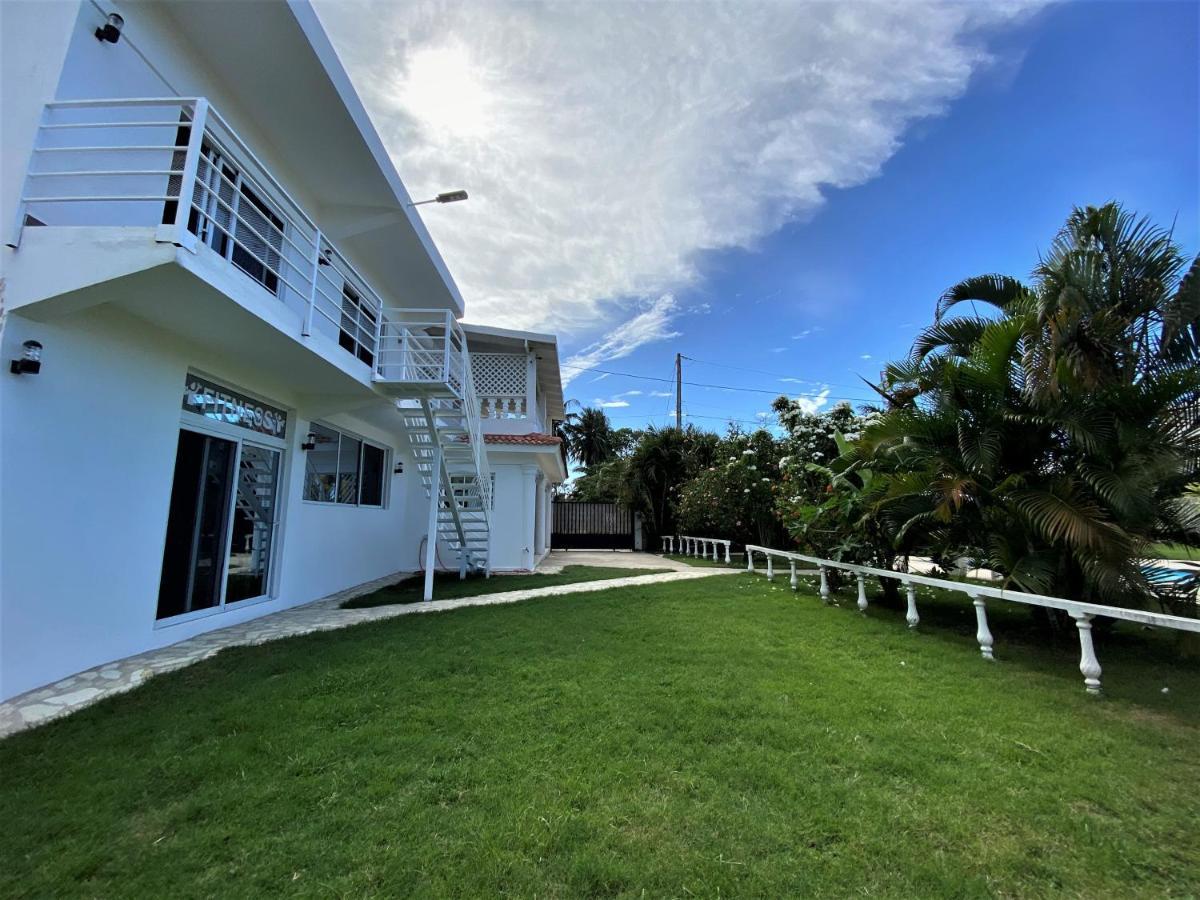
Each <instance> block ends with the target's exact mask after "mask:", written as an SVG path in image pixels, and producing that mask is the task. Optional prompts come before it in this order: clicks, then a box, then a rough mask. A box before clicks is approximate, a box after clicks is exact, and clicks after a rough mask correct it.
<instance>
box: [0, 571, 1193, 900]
mask: <svg viewBox="0 0 1200 900" xmlns="http://www.w3.org/2000/svg"><path fill="white" fill-rule="evenodd" d="M843 596H844V604H843V606H842V607H840V608H834V607H825V606H822V604H821V603H820V601H819V600H817V599H816V598H815V597H813V596H812V594H811V593H802V594H801V595H800V596H798V597H797V596H795V595H793V594H792V593H791V592H790V591H789V590H787V587H786V579H785V578H783V579H781V578H778V577H777V579H776V582H775V584H768V583H767V582H766V581H765V579H764V578H762V577H761V575H757V576H750V575H733V576H725V577H714V578H710V579H699V580H694V581H687V582H676V583H671V584H665V585H655V586H647V587H639V588H621V589H614V590H612V591H604V592H599V593H590V594H581V595H578V596H576V597H556V598H547V599H542V600H533V601H529V602H526V603H521V604H516V605H513V606H505V607H498V608H497V607H490V608H472V609H463V610H459V611H456V612H451V613H445V614H434V615H421V616H405V617H400V618H396V619H390V620H387V621H383V622H378V623H372V624H369V625H362V626H358V627H355V628H350V629H346V630H343V631H337V632H324V633H320V634H314V635H310V636H307V637H302V638H296V639H292V640H288V641H282V642H275V643H269V644H264V645H260V646H257V647H244V648H238V649H234V650H229V651H226V652H223V653H221V654H219V655H217V656H216V657H214V658H212V659H210V660H208V661H206V662H203V663H200V664H198V665H195V666H192V667H190V668H188V669H184V670H181V671H179V672H176V673H173V674H170V675H165V676H161V677H158V678H155V679H153V680H152V681H150V682H149V683H147V684H146V685H145V686H143V687H141V688H139V689H137V690H135V691H132V692H130V693H128V694H124V695H121V696H119V697H115V698H112V699H110V700H108V701H106V702H104V703H101V704H99V705H97V706H94V707H91V708H89V709H86V710H84V711H82V712H81V713H78V714H76V715H74V716H71V717H68V718H66V719H63V720H60V721H57V722H53V723H51V724H49V725H47V726H45V727H43V728H39V729H36V730H34V731H31V732H26V733H23V734H18V735H16V736H14V737H12V738H10V739H7V740H5V741H3V742H0V773H3V775H2V778H0V821H2V822H3V823H4V826H3V828H0V860H3V865H0V896H4V897H50V896H53V897H64V896H89V897H91V896H96V897H148V898H162V897H172V898H176V897H222V898H236V897H259V896H264V895H303V896H321V897H326V896H353V897H365V896H380V897H396V896H405V895H410V896H421V897H430V898H442V897H492V896H499V895H504V896H513V897H563V898H575V897H588V896H614V895H615V896H624V897H631V898H632V897H642V896H646V897H691V896H697V897H700V896H702V897H717V896H721V897H739V896H740V897H747V896H757V897H770V898H778V897H785V896H802V895H807V896H814V895H817V896H836V897H847V896H860V895H866V896H888V897H905V898H909V897H922V898H924V897H994V896H1006V897H1014V896H1019V897H1045V896H1072V897H1089V898H1090V897H1134V896H1140V897H1164V896H1180V897H1183V896H1195V895H1196V894H1197V893H1198V892H1200V829H1198V828H1197V822H1198V821H1200V792H1198V791H1197V790H1196V786H1197V785H1198V784H1200V756H1198V754H1197V747H1200V667H1198V666H1197V665H1195V664H1193V663H1188V662H1183V661H1179V660H1175V659H1173V658H1172V657H1171V656H1170V643H1169V642H1168V641H1163V640H1160V639H1159V638H1158V636H1156V635H1153V634H1149V633H1146V632H1142V631H1139V630H1131V631H1129V632H1128V633H1120V632H1118V633H1106V634H1103V635H1100V636H1099V638H1098V647H1099V653H1100V659H1101V662H1102V663H1103V664H1104V667H1105V671H1104V681H1105V685H1106V687H1107V689H1108V691H1109V693H1108V695H1107V696H1106V697H1104V698H1101V699H1097V698H1094V697H1091V696H1088V695H1087V694H1085V693H1084V691H1083V686H1082V679H1081V678H1080V676H1079V673H1078V671H1077V669H1076V665H1077V653H1078V650H1077V645H1075V644H1072V643H1069V642H1068V643H1064V644H1063V645H1061V646H1053V645H1052V646H1036V645H1035V643H1034V637H1033V634H1032V632H1030V630H1029V629H1028V627H1027V619H1026V618H1025V612H1024V611H1023V610H1021V609H1018V608H1014V609H1012V610H1000V609H996V610H995V612H994V614H993V616H992V618H993V622H992V626H993V631H994V632H995V634H996V655H997V657H998V660H999V661H998V662H996V663H994V664H989V663H985V662H983V661H982V660H980V658H979V653H978V649H977V647H976V645H975V643H974V640H973V637H972V634H973V631H974V624H973V622H974V616H973V614H972V612H971V608H970V607H969V606H968V605H965V604H964V603H962V602H961V601H954V602H949V601H945V600H941V601H939V600H936V599H928V598H927V597H926V595H925V594H924V592H922V594H921V597H920V602H921V604H922V615H923V626H922V627H923V630H922V631H921V632H919V633H911V632H909V631H908V629H907V628H905V626H904V623H903V617H902V616H903V612H902V610H901V609H900V608H899V607H898V606H897V607H896V608H884V607H882V606H881V605H879V604H873V605H872V607H871V609H870V610H869V613H868V615H867V616H866V617H863V616H860V615H859V614H858V613H857V611H855V610H854V609H853V595H852V592H851V591H846V592H845V593H844V595H843ZM1164 686H1166V687H1169V688H1170V692H1169V693H1168V694H1163V693H1161V690H1162V688H1163V687H1164Z"/></svg>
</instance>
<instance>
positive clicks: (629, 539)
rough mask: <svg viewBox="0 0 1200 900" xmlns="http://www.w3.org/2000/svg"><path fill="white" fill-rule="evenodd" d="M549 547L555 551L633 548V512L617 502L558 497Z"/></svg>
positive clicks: (555, 502) (555, 503)
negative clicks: (587, 501) (584, 501)
mask: <svg viewBox="0 0 1200 900" xmlns="http://www.w3.org/2000/svg"><path fill="white" fill-rule="evenodd" d="M552 505H553V507H554V526H553V527H552V528H551V530H550V546H551V547H552V548H553V549H555V550H632V549H633V513H632V512H630V511H629V510H628V509H626V508H625V507H624V506H621V505H620V504H618V503H583V502H580V501H575V500H555V501H554V503H553V504H552Z"/></svg>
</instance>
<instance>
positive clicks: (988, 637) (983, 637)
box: [970, 594, 995, 660]
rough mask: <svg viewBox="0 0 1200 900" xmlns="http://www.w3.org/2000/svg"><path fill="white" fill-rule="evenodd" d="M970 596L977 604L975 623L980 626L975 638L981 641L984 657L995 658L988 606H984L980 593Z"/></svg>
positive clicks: (980, 647)
mask: <svg viewBox="0 0 1200 900" xmlns="http://www.w3.org/2000/svg"><path fill="white" fill-rule="evenodd" d="M970 596H971V601H972V602H973V603H974V604H975V624H976V625H977V626H978V630H977V631H976V632H975V640H977V641H979V652H980V653H982V654H983V658H984V659H989V660H990V659H995V657H994V656H992V643H993V640H992V632H991V629H989V628H988V620H987V608H986V607H985V606H984V603H983V597H981V596H979V595H978V594H972V595H970Z"/></svg>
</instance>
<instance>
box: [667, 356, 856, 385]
mask: <svg viewBox="0 0 1200 900" xmlns="http://www.w3.org/2000/svg"><path fill="white" fill-rule="evenodd" d="M683 358H684V359H686V360H689V361H690V362H695V363H700V364H701V365H703V366H716V367H717V368H718V369H733V370H734V371H736V372H755V373H757V374H759V375H771V376H773V377H775V378H778V379H780V380H782V381H793V382H799V383H800V384H822V385H828V386H830V387H844V388H851V387H852V388H857V387H862V385H859V384H839V383H838V382H836V381H824V380H817V381H814V380H813V379H811V378H797V377H795V376H794V375H784V374H783V373H782V372H768V371H767V370H766V369H750V368H747V367H746V366H731V365H729V364H728V363H718V362H712V361H711V360H707V359H696V357H694V356H684V357H683Z"/></svg>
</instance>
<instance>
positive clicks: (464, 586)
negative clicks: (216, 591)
mask: <svg viewBox="0 0 1200 900" xmlns="http://www.w3.org/2000/svg"><path fill="white" fill-rule="evenodd" d="M666 571H669V570H668V569H634V568H616V567H610V566H563V567H562V570H561V571H558V572H554V573H553V574H539V573H533V574H529V575H493V576H492V577H491V578H485V577H484V576H483V575H468V576H467V577H466V578H465V579H460V578H459V577H458V575H456V574H454V573H446V572H439V573H436V574H435V575H434V586H433V596H434V599H436V600H450V599H452V598H455V597H478V596H479V595H481V594H498V593H501V592H503V591H527V590H530V589H532V588H544V587H557V586H558V585H560V584H578V583H579V582H581V581H606V580H608V579H610V578H629V577H632V576H635V575H656V574H658V573H659V572H666ZM424 585H425V579H424V576H422V575H414V576H413V577H412V578H406V579H405V580H404V581H400V582H397V583H396V584H393V585H390V586H389V587H385V588H381V589H380V590H378V591H374V592H373V593H370V594H364V595H363V596H362V597H355V598H354V599H353V600H347V601H346V602H345V603H343V604H342V607H341V608H342V609H368V608H369V607H372V606H390V605H392V604H396V603H420V602H421V600H423V599H424V591H425V587H424Z"/></svg>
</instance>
